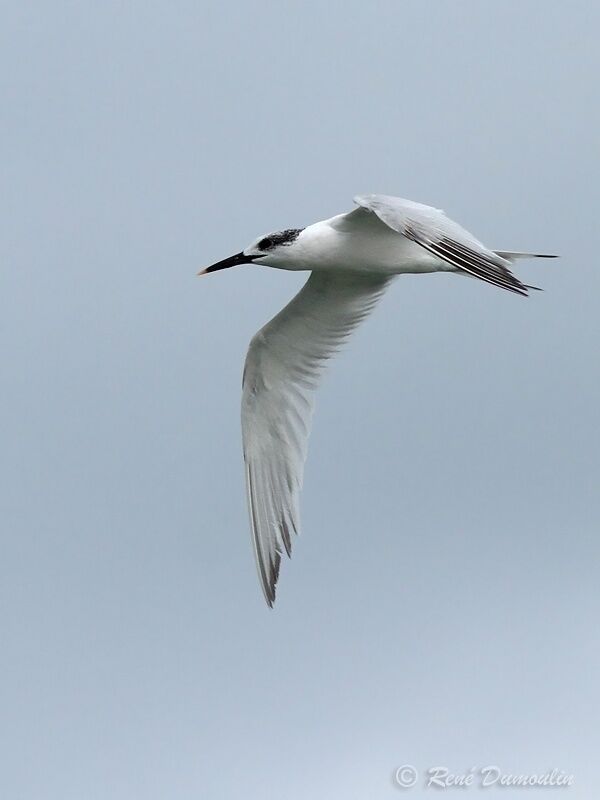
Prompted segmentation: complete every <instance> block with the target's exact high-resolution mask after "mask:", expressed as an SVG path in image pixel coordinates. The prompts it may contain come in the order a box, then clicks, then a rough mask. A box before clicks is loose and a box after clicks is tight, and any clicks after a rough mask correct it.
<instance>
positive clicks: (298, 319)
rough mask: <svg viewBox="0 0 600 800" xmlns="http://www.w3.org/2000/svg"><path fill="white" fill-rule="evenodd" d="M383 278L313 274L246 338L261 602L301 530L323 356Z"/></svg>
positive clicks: (270, 596) (247, 448) (248, 459)
mask: <svg viewBox="0 0 600 800" xmlns="http://www.w3.org/2000/svg"><path fill="white" fill-rule="evenodd" d="M389 282H390V278H388V277H379V276H375V277H371V276H370V275H363V274H355V273H344V274H337V275H336V274H331V273H328V272H313V273H311V275H310V277H309V279H308V281H307V282H306V283H305V285H304V286H303V288H302V289H301V290H300V292H298V294H297V295H296V296H295V297H294V298H293V300H292V301H291V302H290V303H289V304H288V305H287V306H286V307H285V308H284V309H283V310H282V311H280V312H279V314H277V316H276V317H274V318H273V319H272V320H271V321H270V322H269V323H268V324H267V325H265V327H264V328H262V329H261V330H260V331H259V332H258V333H257V334H256V335H255V336H254V338H253V339H252V341H251V343H250V348H249V350H248V355H247V356H246V365H245V367H244V378H243V392H242V436H243V443H244V461H245V466H246V488H247V494H248V508H249V512H250V524H251V527H252V538H253V542H254V552H255V555H256V564H257V567H258V573H259V576H260V581H261V584H262V588H263V591H264V594H265V599H266V601H267V603H268V604H269V605H270V606H272V605H273V602H274V600H275V585H276V583H277V578H278V575H279V565H280V561H281V554H282V552H283V550H285V551H286V552H287V554H288V555H290V553H291V548H292V537H293V535H294V534H297V533H298V532H299V512H298V501H299V493H300V489H301V486H302V475H303V470H304V461H305V458H306V451H307V444H308V436H309V432H310V424H311V418H312V413H313V408H314V393H315V389H316V388H317V385H318V382H319V378H320V376H321V373H322V372H323V369H324V366H325V363H326V361H327V359H328V358H330V356H331V355H333V353H334V352H335V351H336V350H337V349H338V347H339V346H340V345H341V344H342V343H343V341H344V340H345V339H346V338H347V337H348V335H349V334H350V333H351V332H352V331H353V330H354V328H355V327H356V326H357V325H358V324H359V323H360V322H361V321H362V320H363V319H364V318H365V317H366V316H367V315H368V314H369V312H370V311H371V310H372V309H373V307H374V306H375V303H376V302H377V300H378V299H379V298H380V297H381V295H382V294H383V292H384V290H385V288H386V286H387V285H388V283H389Z"/></svg>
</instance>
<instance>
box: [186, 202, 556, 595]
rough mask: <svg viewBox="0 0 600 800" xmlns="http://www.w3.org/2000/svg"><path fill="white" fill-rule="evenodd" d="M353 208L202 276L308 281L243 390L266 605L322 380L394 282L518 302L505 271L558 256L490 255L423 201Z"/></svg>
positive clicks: (294, 519)
mask: <svg viewBox="0 0 600 800" xmlns="http://www.w3.org/2000/svg"><path fill="white" fill-rule="evenodd" d="M354 202H355V203H356V204H357V206H358V208H356V209H354V210H353V211H350V212H348V213H346V214H339V215H338V216H335V217H332V218H331V219H326V220H323V221H322V222H316V223H315V224H314V225H309V226H308V227H306V228H290V229H287V230H283V231H277V232H275V233H270V234H268V235H265V236H260V237H259V238H257V239H255V240H254V241H253V242H252V243H251V244H250V245H249V246H248V247H246V248H245V249H244V250H242V251H241V252H240V253H237V254H236V255H234V256H231V257H230V258H226V259H224V260H223V261H219V262H218V263H216V264H213V265H212V266H210V267H207V268H206V269H204V270H202V272H200V273H198V274H200V275H202V274H205V273H209V272H216V271H217V270H220V269H225V268H226V267H233V266H235V265H237V264H248V263H254V264H264V265H266V266H269V267H277V268H278V269H287V270H310V271H311V274H310V276H309V278H308V280H307V282H306V283H305V284H304V286H303V287H302V289H301V290H300V291H299V292H298V294H297V295H296V296H295V297H294V298H293V299H292V300H291V302H290V303H288V305H287V306H285V308H284V309H282V311H280V312H279V314H277V315H276V316H275V317H274V318H273V319H272V320H271V321H270V322H269V323H268V324H267V325H265V327H264V328H262V329H261V330H260V331H259V332H258V333H257V334H256V335H255V336H254V337H253V339H252V341H251V342H250V347H249V349H248V354H247V356H246V364H245V367H244V377H243V381H242V387H243V388H242V438H243V448H244V462H245V467H246V487H247V496H248V508H249V513H250V525H251V528H252V539H253V543H254V553H255V556H256V564H257V567H258V573H259V576H260V581H261V585H262V589H263V592H264V595H265V599H266V601H267V603H268V605H269V606H272V605H273V602H274V600H275V587H276V584H277V579H278V577H279V566H280V562H281V554H282V553H283V551H284V550H285V551H286V553H287V554H288V556H289V555H290V554H291V548H292V538H293V536H294V534H298V533H299V530H300V524H299V509H298V503H299V494H300V489H301V486H302V477H303V471H304V461H305V458H306V451H307V444H308V436H309V431H310V424H311V418H312V413H313V408H314V395H315V390H316V388H317V384H318V382H319V378H320V377H321V374H322V372H323V368H324V366H325V363H326V361H327V359H328V358H330V356H332V355H333V354H334V353H335V351H336V350H337V349H338V348H339V346H340V345H341V344H342V343H343V341H344V340H345V339H346V338H347V337H348V336H349V334H350V333H351V332H352V331H353V330H354V328H356V326H357V325H358V324H359V323H360V322H361V321H362V320H363V319H364V318H365V317H366V316H367V315H368V314H369V313H370V312H371V310H372V309H373V307H374V306H375V304H376V303H377V301H378V300H379V298H380V297H381V296H382V294H383V293H384V291H385V290H386V289H387V287H388V286H389V285H390V282H391V281H392V279H393V277H394V276H395V275H398V274H402V273H424V272H454V273H457V274H461V275H470V276H473V277H476V278H480V279H481V280H482V281H486V282H487V283H491V284H493V285H494V286H499V287H501V288H503V289H508V291H510V292H514V293H516V294H520V295H525V296H526V295H527V290H528V289H533V288H536V287H533V286H527V285H526V284H523V283H521V281H519V280H518V279H517V278H516V277H515V276H514V275H513V274H512V273H511V271H510V267H511V264H512V262H513V261H516V260H517V259H520V258H554V257H555V256H549V255H540V254H534V253H515V252H509V251H501V250H489V249H488V248H487V247H485V245H483V244H482V243H481V242H480V241H478V240H477V239H476V238H475V237H474V236H473V235H472V234H470V233H469V232H468V231H466V230H465V229H464V228H462V227H461V226H460V225H458V224H457V223H456V222H453V221H452V220H451V219H449V218H448V217H447V216H446V215H445V214H444V212H443V211H441V210H440V209H437V208H432V207H431V206H426V205H422V204H421V203H414V202H412V201H410V200H403V199H401V198H399V197H390V196H387V195H379V194H369V195H359V196H358V197H355V198H354Z"/></svg>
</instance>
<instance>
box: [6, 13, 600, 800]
mask: <svg viewBox="0 0 600 800" xmlns="http://www.w3.org/2000/svg"><path fill="white" fill-rule="evenodd" d="M592 5H593V4H588V3H583V2H581V3H577V2H576V3H570V4H569V5H566V4H560V3H542V2H503V3H497V4H492V3H483V2H475V1H473V2H436V3H431V2H430V3H423V2H392V1H391V0H390V2H374V3H364V2H355V0H352V1H351V2H350V1H348V2H344V3H341V2H329V3H317V2H310V1H309V2H306V0H305V1H304V2H302V3H300V2H298V3H284V4H276V3H267V2H255V3H241V2H238V3H228V2H221V3H210V4H201V3H197V2H170V3H167V2H152V3H140V2H132V3H117V2H108V1H107V2H103V3H74V2H54V3H16V2H13V3H10V4H8V3H5V4H4V5H3V7H2V11H1V12H0V15H1V16H0V60H1V64H0V66H1V69H0V75H1V78H0V80H1V86H2V88H1V97H0V113H1V114H2V123H1V125H0V139H1V141H0V145H1V151H2V154H3V157H2V161H1V163H2V185H3V187H4V190H3V192H2V193H1V196H0V212H1V215H0V219H1V220H2V235H1V236H0V248H1V260H2V265H3V268H2V272H1V291H0V305H1V308H0V325H1V331H2V336H1V341H2V415H1V424H2V456H1V458H2V462H1V465H0V468H1V471H2V476H1V481H0V487H1V488H0V493H1V494H0V502H1V516H2V536H1V538H0V546H1V550H0V573H1V574H0V615H1V619H0V625H1V628H0V630H1V632H2V634H1V635H2V658H1V660H0V708H1V714H0V746H1V750H0V752H1V753H2V768H1V770H0V794H1V795H2V797H6V798H12V799H13V800H17V799H18V800H21V798H22V799H23V800H37V799H38V798H40V799H41V800H42V799H43V800H81V798H86V800H95V799H96V798H97V799H98V800H100V799H102V800H105V799H106V798H111V800H131V798H143V799H144V800H155V799H156V800H163V798H166V797H168V798H170V800H188V799H190V800H191V799H192V798H201V797H207V798H211V799H213V798H214V800H220V799H221V798H224V799H228V798H232V797H244V798H261V799H262V798H271V797H273V798H275V797H276V798H283V799H284V800H300V799H302V800H305V798H307V797H314V798H321V797H323V798H328V800H338V798H339V800H349V799H350V798H357V800H358V799H360V800H363V798H365V797H369V798H373V800H380V799H381V800H385V798H393V797H396V796H400V790H399V789H397V788H395V787H394V785H393V782H392V775H393V772H394V770H395V769H396V768H397V767H398V766H400V765H401V764H405V763H410V764H414V765H415V767H417V768H418V769H419V770H421V771H422V770H425V769H427V768H428V767H430V766H434V765H446V766H447V767H449V768H450V769H451V770H452V771H456V772H460V771H464V770H468V769H469V768H470V767H472V766H484V765H485V764H490V763H491V764H497V765H498V766H500V767H501V768H502V769H503V770H504V771H506V772H519V771H520V772H526V773H533V772H541V771H545V770H547V769H550V768H553V767H556V768H559V769H562V770H565V771H566V772H571V773H573V774H574V775H575V785H574V786H573V787H572V788H570V789H569V790H567V791H566V792H565V795H566V796H568V797H569V798H570V800H572V799H573V798H584V797H585V798H587V797H590V796H591V795H592V794H593V793H594V792H597V788H598V787H597V781H598V778H597V775H596V774H595V765H596V764H597V753H598V748H599V746H600V741H599V736H598V724H597V721H598V714H599V711H600V708H599V700H600V691H599V688H598V679H597V676H598V673H599V670H600V649H599V647H598V612H599V602H598V578H597V565H598V558H599V556H600V547H599V544H598V531H599V530H600V497H599V492H598V486H599V482H600V468H599V462H598V451H599V446H600V426H599V424H598V409H599V407H600V379H599V372H598V341H599V335H600V315H599V314H598V303H599V300H598V298H599V295H600V277H599V274H600V273H599V267H598V264H597V255H596V254H597V252H598V250H599V249H600V241H599V239H600V236H599V234H598V221H597V218H598V206H599V200H600V197H599V192H598V185H599V177H600V176H599V174H598V135H597V131H598V127H599V125H600V120H599V115H598V103H597V76H598V74H599V71H600V56H599V54H598V46H597V42H598V35H599V24H600V12H599V11H598V8H597V7H594V8H592ZM359 192H387V193H391V194H398V195H401V196H405V197H409V198H412V199H415V200H419V201H422V202H426V203H431V204H433V205H436V206H440V207H443V208H445V209H446V210H447V212H448V213H449V214H450V215H451V216H453V217H454V218H456V219H457V220H458V221H459V222H461V223H462V224H464V225H465V226H466V227H467V228H470V229H471V230H473V232H474V233H475V234H476V235H477V236H479V237H480V238H482V239H483V240H484V241H485V242H486V243H487V244H489V245H490V246H492V247H496V248H504V249H524V250H526V249H533V250H542V251H548V252H557V253H560V254H561V256H562V258H561V260H560V261H554V262H537V263H533V262H531V263H527V264H524V265H523V266H522V267H521V268H520V269H519V271H518V273H519V275H520V277H522V278H523V279H524V280H526V281H527V282H531V283H534V284H539V285H542V286H543V287H544V288H545V290H546V291H545V292H544V293H542V294H535V295H534V296H532V297H531V298H529V299H528V300H524V299H521V298H519V297H515V296H512V295H510V294H509V293H506V292H501V291H499V290H496V289H494V288H493V287H490V286H487V285H484V284H482V283H479V282H476V281H472V280H459V279H458V278H456V277H454V276H442V275H436V276H420V277H412V276H410V277H405V278H401V279H400V280H398V281H397V283H396V284H395V286H394V287H393V289H392V290H391V291H390V292H389V293H388V295H387V296H386V297H385V298H384V301H383V302H382V304H381V305H380V306H379V307H378V309H377V311H376V313H375V314H374V316H373V317H372V318H371V319H370V320H369V321H368V323H367V324H366V325H365V326H364V327H363V328H362V329H361V330H360V331H359V332H358V334H357V335H356V336H355V338H354V339H353V340H352V342H351V343H350V345H349V346H348V347H347V348H346V351H345V352H344V354H343V355H342V356H341V357H340V358H339V359H338V360H337V361H336V362H335V364H334V365H333V367H332V369H331V371H330V373H329V374H328V376H327V379H326V381H325V383H324V386H323V389H322V391H321V393H320V396H319V399H318V408H317V414H316V418H315V425H314V430H313V436H312V440H311V449H310V455H309V460H308V464H307V471H306V481H305V490H304V494H303V506H302V511H303V535H302V537H301V539H300V540H299V541H298V542H297V543H296V548H295V553H294V559H293V561H292V562H287V561H286V562H285V563H284V564H283V569H282V576H281V581H280V591H279V597H278V603H277V606H276V609H275V611H274V612H270V611H269V610H268V609H267V608H266V606H265V605H264V601H263V598H262V596H261V592H260V589H259V586H258V582H257V578H256V575H255V568H254V563H253V557H252V552H251V546H250V541H249V533H248V524H247V520H246V505H245V498H244V494H243V473H242V460H241V447H240V430H239V400H240V380H241V371H242V364H243V358H244V355H245V351H246V348H247V345H248V341H249V339H250V337H251V335H252V334H253V333H254V332H255V331H256V330H257V329H258V328H259V327H260V326H261V325H262V324H263V323H264V322H265V321H266V320H267V319H268V318H269V317H270V316H272V315H273V314H274V313H275V312H276V311H277V310H278V309H279V308H280V307H281V306H282V305H283V303H284V302H285V301H287V300H288V299H289V298H290V297H291V296H292V295H293V293H294V292H295V291H296V290H297V288H298V286H299V285H300V283H301V282H302V280H303V277H302V276H299V275H292V274H288V273H284V272H278V271H275V270H266V269H264V268H260V267H243V268H239V269H237V270H229V271H227V272H225V273H221V274H218V275H214V276H211V277H209V278H205V279H203V280H200V279H197V278H196V277H195V273H196V271H197V270H198V269H199V268H200V267H202V266H204V265H206V264H209V263H212V262H213V261H216V260H217V259H220V258H222V257H224V256H227V255H229V254H231V253H233V252H236V251H238V250H240V249H241V248H242V247H243V246H245V245H246V244H247V243H248V242H249V241H250V240H251V239H252V238H253V237H254V236H256V235H258V234H259V233H263V232H268V231H270V230H276V229H278V228H282V227H291V226H302V225H305V224H308V223H310V222H313V221H315V220H317V219H321V218H324V217H328V216H331V215H333V214H335V213H339V212H341V211H344V210H347V209H349V208H350V207H351V198H352V196H353V195H354V194H356V193H359ZM419 785H420V786H421V785H422V782H421V781H420V782H419ZM472 791H473V792H475V790H472ZM546 791H547V790H541V789H538V790H531V791H530V795H535V796H544V795H545V792H546ZM494 793H495V794H496V793H497V792H494ZM431 794H432V791H431V790H429V791H425V790H422V789H419V788H414V789H412V790H411V791H410V792H407V793H406V795H407V796H410V797H420V796H422V795H425V796H431ZM522 794H523V792H519V793H518V796H521V795H522ZM503 796H504V795H503ZM513 796H517V793H513ZM528 796H529V795H528Z"/></svg>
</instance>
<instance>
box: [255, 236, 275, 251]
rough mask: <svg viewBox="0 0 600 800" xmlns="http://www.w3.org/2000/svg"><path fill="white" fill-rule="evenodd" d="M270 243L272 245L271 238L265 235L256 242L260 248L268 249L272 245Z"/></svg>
mask: <svg viewBox="0 0 600 800" xmlns="http://www.w3.org/2000/svg"><path fill="white" fill-rule="evenodd" d="M272 245H273V239H271V238H270V236H265V238H264V239H261V240H260V242H259V243H258V246H259V247H260V249H261V250H268V249H269V247H272Z"/></svg>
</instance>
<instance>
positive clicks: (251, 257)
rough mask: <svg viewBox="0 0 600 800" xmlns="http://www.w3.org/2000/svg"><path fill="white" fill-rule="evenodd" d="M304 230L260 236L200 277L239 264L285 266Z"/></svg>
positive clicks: (291, 229)
mask: <svg viewBox="0 0 600 800" xmlns="http://www.w3.org/2000/svg"><path fill="white" fill-rule="evenodd" d="M303 230H304V229H303V228H287V229H286V230H284V231H275V232H274V233H267V234H264V235H263V236H259V237H258V238H257V239H255V240H254V241H253V242H251V243H250V244H249V245H248V247H245V248H244V249H243V250H242V251H241V252H239V253H236V254H235V255H234V256H229V258H224V259H223V260H222V261H217V263H216V264H211V266H210V267H206V269H203V270H201V271H200V272H199V273H198V275H206V274H208V273H209V272H217V271H218V270H220V269H227V267H235V266H237V265H238V264H265V265H266V266H269V267H279V266H284V265H285V262H286V261H289V259H290V255H291V253H292V249H293V245H294V242H295V241H296V239H297V238H298V236H299V235H300V234H301V233H302V231H303Z"/></svg>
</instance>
